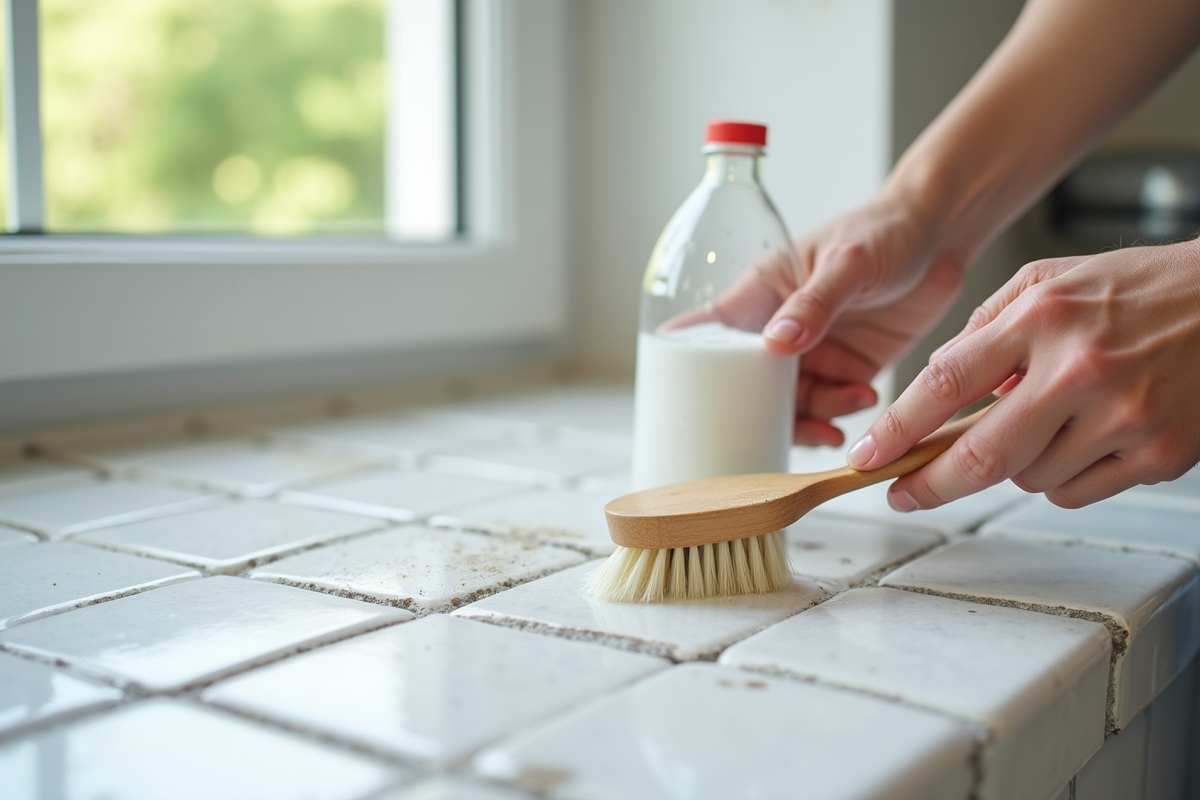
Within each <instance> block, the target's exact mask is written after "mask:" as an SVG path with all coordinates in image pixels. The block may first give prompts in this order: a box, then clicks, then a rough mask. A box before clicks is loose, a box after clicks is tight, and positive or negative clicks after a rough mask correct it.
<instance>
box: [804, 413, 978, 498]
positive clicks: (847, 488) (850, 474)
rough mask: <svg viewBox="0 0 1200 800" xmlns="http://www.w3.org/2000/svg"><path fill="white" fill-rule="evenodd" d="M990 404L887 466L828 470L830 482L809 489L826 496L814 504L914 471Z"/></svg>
mask: <svg viewBox="0 0 1200 800" xmlns="http://www.w3.org/2000/svg"><path fill="white" fill-rule="evenodd" d="M993 405H995V402H994V401H993V402H992V403H989V404H988V405H986V406H984V407H983V408H981V409H979V410H978V411H976V412H975V413H974V414H970V415H969V416H966V417H963V418H962V419H960V420H957V421H955V422H951V423H948V424H946V425H943V426H942V427H941V428H938V429H937V430H936V431H934V432H933V433H931V434H929V435H928V436H926V437H925V438H924V439H922V440H921V441H919V442H917V443H916V444H915V445H913V447H912V449H910V450H909V451H908V452H907V453H905V454H904V455H902V456H900V457H899V458H897V459H896V460H895V461H893V462H891V463H890V464H884V465H883V466H882V467H880V468H879V469H871V470H857V469H855V468H854V467H841V468H839V469H836V470H830V471H829V472H828V473H825V474H826V475H828V476H829V477H830V478H831V480H829V481H826V482H823V483H822V484H821V485H820V487H816V486H814V487H813V488H814V489H816V490H817V491H818V492H821V490H822V489H824V490H825V491H824V492H821V493H825V494H827V496H825V497H821V498H820V499H817V500H816V502H815V503H814V505H816V504H817V503H823V502H825V501H826V500H829V499H832V498H834V497H837V496H838V495H841V494H845V493H846V492H852V491H854V490H855V489H862V488H863V487H865V486H872V485H874V484H876V483H880V482H882V481H886V480H891V479H892V478H899V477H900V476H901V475H907V474H908V473H910V472H916V471H917V470H919V469H920V468H921V467H923V466H925V465H926V464H928V463H929V462H930V461H933V460H934V459H935V458H937V457H938V456H940V455H941V454H942V453H944V452H946V451H947V450H949V449H950V445H952V444H954V443H955V442H957V441H958V439H959V437H960V436H962V435H963V434H964V433H966V431H967V429H968V428H970V427H971V426H972V425H974V424H975V423H976V422H978V421H979V418H980V417H982V416H983V415H984V414H986V413H987V412H988V411H989V410H990V409H991V408H992V406H993Z"/></svg>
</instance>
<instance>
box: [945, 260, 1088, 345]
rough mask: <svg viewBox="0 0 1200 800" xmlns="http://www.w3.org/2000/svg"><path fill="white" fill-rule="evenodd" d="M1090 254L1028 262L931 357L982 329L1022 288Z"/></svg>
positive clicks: (1074, 264)
mask: <svg viewBox="0 0 1200 800" xmlns="http://www.w3.org/2000/svg"><path fill="white" fill-rule="evenodd" d="M1089 258H1091V256H1070V257H1066V258H1048V259H1044V260H1042V261H1034V262H1031V263H1029V264H1026V265H1025V266H1024V267H1022V268H1021V269H1020V270H1018V271H1017V274H1016V275H1014V276H1013V277H1011V278H1009V279H1008V281H1007V282H1005V284H1004V285H1003V286H1001V287H1000V288H999V289H998V290H997V291H996V292H995V293H994V294H993V295H992V296H991V297H989V298H988V299H987V300H985V301H984V302H983V304H982V305H981V306H979V307H978V308H976V309H975V310H974V311H973V312H971V317H970V319H968V320H967V324H966V326H964V327H963V329H962V330H961V331H959V332H958V334H957V335H955V336H954V338H952V339H950V340H949V341H948V342H946V343H945V344H943V345H942V346H941V347H939V348H937V349H936V350H934V351H933V352H932V353H931V354H930V355H929V361H930V363H932V362H933V361H935V360H937V359H938V358H940V357H941V356H942V355H943V354H944V353H945V352H946V351H947V350H949V349H950V348H951V347H954V346H955V345H956V344H958V343H959V342H961V341H962V340H963V339H965V338H967V337H968V336H970V335H971V334H972V333H974V332H975V331H978V330H980V329H982V328H983V327H984V326H986V325H988V324H990V323H991V322H992V321H993V320H995V319H996V318H997V317H999V316H1000V312H1002V311H1003V310H1004V309H1006V308H1008V306H1009V305H1010V304H1011V303H1012V302H1013V301H1014V300H1016V299H1017V298H1018V297H1019V296H1020V295H1021V293H1022V292H1024V291H1025V290H1026V289H1028V288H1029V287H1030V286H1033V285H1035V284H1038V283H1041V282H1043V281H1047V280H1050V279H1051V278H1054V277H1056V276H1058V275H1061V274H1062V273H1064V272H1066V271H1067V270H1069V269H1071V267H1074V266H1076V265H1078V264H1081V263H1083V262H1084V261H1086V260H1088V259H1089Z"/></svg>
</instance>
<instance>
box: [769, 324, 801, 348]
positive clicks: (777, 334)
mask: <svg viewBox="0 0 1200 800" xmlns="http://www.w3.org/2000/svg"><path fill="white" fill-rule="evenodd" d="M803 332H804V329H803V328H801V327H800V323H798V322H796V320H794V319H789V318H788V317H784V318H783V319H777V320H775V321H774V322H772V323H771V324H770V325H768V326H767V329H766V330H765V331H763V333H765V334H766V335H767V336H770V337H771V338H772V339H774V340H775V341H777V342H783V343H784V344H795V343H796V340H797V339H799V338H800V334H801V333H803Z"/></svg>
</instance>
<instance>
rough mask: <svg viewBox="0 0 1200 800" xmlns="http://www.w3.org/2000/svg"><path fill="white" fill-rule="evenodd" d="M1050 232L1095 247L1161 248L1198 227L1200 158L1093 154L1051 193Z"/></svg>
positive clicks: (1161, 155)
mask: <svg viewBox="0 0 1200 800" xmlns="http://www.w3.org/2000/svg"><path fill="white" fill-rule="evenodd" d="M1051 208H1052V214H1053V225H1054V230H1055V232H1056V233H1058V234H1059V235H1060V236H1064V237H1067V238H1070V239H1075V240H1079V241H1084V242H1088V243H1091V244H1099V245H1120V244H1126V245H1128V244H1133V243H1134V242H1138V243H1142V244H1163V243H1166V242H1174V241H1179V240H1181V239H1188V238H1191V237H1192V236H1193V235H1194V234H1195V232H1196V230H1197V229H1200V155H1198V154H1195V153H1142V154H1139V153H1125V154H1113V155H1097V156H1093V157H1092V158H1089V159H1088V160H1086V161H1084V162H1083V163H1082V164H1080V165H1079V166H1078V167H1076V168H1075V170H1074V171H1072V172H1071V173H1070V174H1068V175H1067V177H1066V178H1064V179H1063V181H1062V183H1060V184H1059V185H1058V186H1057V187H1056V188H1055V189H1054V192H1053V194H1052V195H1051Z"/></svg>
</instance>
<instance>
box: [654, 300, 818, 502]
mask: <svg viewBox="0 0 1200 800" xmlns="http://www.w3.org/2000/svg"><path fill="white" fill-rule="evenodd" d="M798 367H799V358H798V357H797V356H781V355H777V354H775V353H771V352H769V351H768V350H767V349H766V347H765V346H764V344H763V339H762V335H761V334H758V333H751V332H748V331H742V330H737V329H735V328H729V327H727V326H725V325H722V324H720V323H708V324H704V325H696V326H693V327H690V328H683V329H680V330H676V331H669V332H667V333H641V334H639V335H638V351H637V382H636V385H635V406H634V450H633V488H634V489H635V490H636V489H648V488H651V487H654V486H661V485H663V484H667V483H677V482H679V481H688V480H695V479H697V478H711V477H715V476H718V475H730V474H735V473H744V472H786V471H787V467H788V448H789V447H790V445H791V442H792V420H793V416H794V414H795V394H796V374H797V369H798Z"/></svg>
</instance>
